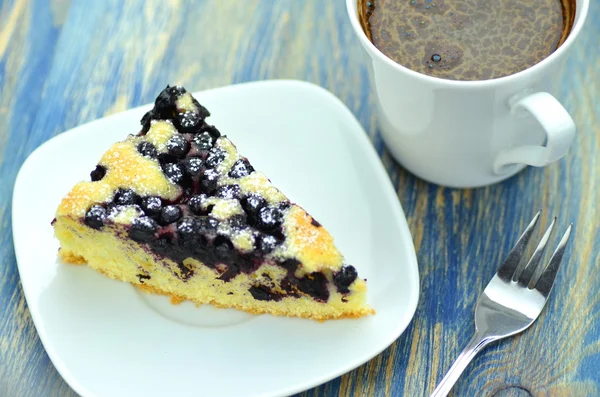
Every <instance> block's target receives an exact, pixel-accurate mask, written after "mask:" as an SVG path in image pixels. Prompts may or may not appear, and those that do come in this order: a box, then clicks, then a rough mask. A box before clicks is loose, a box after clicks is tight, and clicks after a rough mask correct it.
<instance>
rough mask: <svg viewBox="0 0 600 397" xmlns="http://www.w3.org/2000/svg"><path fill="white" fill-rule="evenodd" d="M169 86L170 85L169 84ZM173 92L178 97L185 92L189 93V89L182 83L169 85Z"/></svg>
mask: <svg viewBox="0 0 600 397" xmlns="http://www.w3.org/2000/svg"><path fill="white" fill-rule="evenodd" d="M167 87H168V86H167ZM169 89H170V90H171V93H172V94H173V95H175V97H176V98H179V97H181V96H182V95H183V94H186V93H187V90H186V89H185V88H183V87H182V86H180V85H174V86H173V87H169Z"/></svg>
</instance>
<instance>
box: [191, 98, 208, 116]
mask: <svg viewBox="0 0 600 397" xmlns="http://www.w3.org/2000/svg"><path fill="white" fill-rule="evenodd" d="M192 102H194V105H196V107H197V108H198V114H199V115H200V117H202V119H205V118H207V117H208V116H210V112H209V111H208V109H206V108H205V107H204V106H202V105H200V102H198V101H197V100H196V98H192Z"/></svg>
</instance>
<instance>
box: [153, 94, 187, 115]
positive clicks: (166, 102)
mask: <svg viewBox="0 0 600 397" xmlns="http://www.w3.org/2000/svg"><path fill="white" fill-rule="evenodd" d="M184 93H185V89H184V88H183V87H177V86H175V87H170V86H167V88H165V89H164V90H162V92H161V93H160V94H158V97H157V98H156V101H154V111H155V113H156V114H157V115H158V116H159V117H160V118H161V119H170V118H172V117H173V113H174V111H175V101H177V98H179V97H180V96H181V95H183V94H184Z"/></svg>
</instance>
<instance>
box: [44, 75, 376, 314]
mask: <svg viewBox="0 0 600 397" xmlns="http://www.w3.org/2000/svg"><path fill="white" fill-rule="evenodd" d="M209 115H210V114H209V112H208V110H207V109H206V108H204V107H203V106H202V105H200V104H199V103H198V102H197V101H196V99H195V98H193V97H192V96H191V94H189V93H188V92H186V90H185V89H184V88H183V87H179V86H175V87H169V86H167V88H166V89H165V90H163V91H162V92H161V93H160V95H159V96H158V98H157V99H156V102H155V106H154V108H153V109H152V110H151V111H149V112H148V113H146V115H144V117H143V118H142V120H141V123H142V130H141V131H140V132H139V133H138V134H137V135H130V136H129V137H127V139H125V140H124V141H122V142H118V143H115V144H114V145H113V146H112V147H111V148H110V149H109V150H108V151H107V152H106V153H105V154H104V155H103V156H102V158H101V159H100V161H99V163H98V165H97V166H96V168H95V169H94V170H93V171H92V172H91V174H90V176H91V181H90V182H80V183H78V184H77V185H75V186H74V187H73V189H72V190H71V191H70V192H69V193H68V194H67V195H66V196H65V197H64V198H63V200H62V202H61V203H60V205H59V207H58V210H57V213H56V218H55V220H54V221H53V225H54V231H55V234H56V237H57V238H58V240H59V241H60V244H61V248H60V251H59V256H60V257H61V258H62V259H63V261H64V262H67V263H74V264H77V263H87V264H88V265H89V266H90V267H92V268H94V269H96V270H97V271H99V272H101V273H103V274H105V275H106V276H108V277H111V278H114V279H118V280H122V281H126V282H129V283H131V284H134V285H136V286H138V287H140V288H142V289H143V290H145V291H147V292H154V293H160V294H166V295H169V296H171V299H172V301H174V302H180V301H182V300H186V299H187V300H190V301H193V302H195V303H197V304H203V303H210V304H213V305H215V306H217V307H230V308H237V309H240V310H244V311H246V312H249V313H271V314H273V315H281V316H297V317H304V318H310V319H315V320H320V321H322V320H328V319H336V318H344V317H361V316H364V315H367V314H371V313H373V310H372V309H371V308H369V307H368V306H367V304H366V303H365V294H366V283H365V280H363V279H360V278H358V275H357V272H356V270H355V268H354V267H353V266H349V265H346V264H345V263H344V258H343V257H342V255H341V254H340V252H339V251H338V249H337V248H336V247H335V245H334V243H333V238H332V237H331V235H330V234H329V233H328V232H327V230H326V229H325V228H324V227H323V226H321V224H319V222H317V221H316V220H315V219H314V218H312V217H311V216H310V215H309V214H308V213H307V212H306V211H304V210H303V209H302V208H301V207H300V206H298V205H296V204H293V203H291V202H290V201H289V200H288V198H287V197H286V196H285V195H284V194H283V193H281V192H280V191H279V190H278V189H277V188H275V186H273V185H272V184H271V182H270V181H269V180H268V179H267V177H266V176H265V175H264V174H262V173H261V172H258V171H255V170H254V168H253V167H252V165H251V164H250V162H249V161H248V159H247V158H245V157H243V156H241V155H240V154H239V153H238V151H237V149H236V147H235V146H234V145H233V143H232V142H231V141H230V140H229V139H227V138H226V137H225V136H223V135H221V134H220V133H219V131H218V130H217V129H216V128H215V127H214V126H212V125H210V124H208V123H206V121H205V119H206V118H207V117H208V116H209Z"/></svg>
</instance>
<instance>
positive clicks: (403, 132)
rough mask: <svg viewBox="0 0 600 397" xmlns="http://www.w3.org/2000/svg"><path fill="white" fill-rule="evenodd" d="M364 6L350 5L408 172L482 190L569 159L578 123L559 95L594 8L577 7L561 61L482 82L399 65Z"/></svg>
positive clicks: (351, 0) (393, 146)
mask: <svg viewBox="0 0 600 397" xmlns="http://www.w3.org/2000/svg"><path fill="white" fill-rule="evenodd" d="M356 3H357V1H356V0H346V6H347V9H348V15H349V17H350V22H351V24H352V28H353V29H354V31H355V33H356V35H357V36H358V38H359V40H360V43H361V44H362V46H363V48H364V49H365V51H366V53H367V54H368V56H369V58H370V62H368V65H369V73H370V75H371V81H372V83H373V86H374V92H375V94H376V98H377V104H378V111H379V113H378V117H379V124H380V127H381V133H382V137H383V140H384V141H385V143H386V146H387V147H388V149H389V150H390V152H391V153H392V155H393V156H394V157H395V158H396V160H398V161H399V162H400V164H402V166H404V167H405V168H406V169H407V170H409V171H410V172H412V173H414V174H415V175H417V176H419V177H421V178H423V179H425V180H427V181H430V182H433V183H437V184H439V185H444V186H449V187H459V188H468V187H478V186H484V185H489V184H492V183H496V182H499V181H501V180H504V179H506V178H508V177H510V176H512V175H514V174H516V173H517V172H519V171H520V170H522V169H523V168H524V167H525V166H526V165H533V166H538V167H542V166H546V165H548V164H550V163H552V162H554V161H556V160H558V159H560V158H561V157H563V156H564V155H565V154H566V153H567V151H568V149H569V146H571V143H572V141H573V138H574V136H575V123H574V122H573V119H572V118H571V116H569V113H568V112H567V111H566V110H565V108H564V107H563V106H562V105H561V104H560V103H559V102H558V101H557V100H556V98H555V97H554V96H553V93H555V92H556V91H557V89H558V88H559V85H560V83H561V80H562V73H561V72H562V70H563V66H564V63H565V61H566V59H567V57H568V55H569V53H570V49H571V47H572V46H573V43H574V42H575V41H576V40H577V37H578V36H579V34H580V32H581V29H582V27H583V25H584V22H585V19H586V16H587V12H588V8H589V0H577V2H576V14H575V21H574V23H573V27H572V29H571V32H570V33H569V36H568V37H567V39H566V41H565V42H564V43H563V44H562V45H561V46H560V47H559V48H558V49H557V50H556V51H555V52H554V53H552V54H551V55H550V56H548V57H547V58H546V59H544V60H543V61H541V62H539V63H537V64H536V65H534V66H532V67H530V68H528V69H525V70H523V71H521V72H518V73H515V74H512V75H510V76H506V77H501V78H497V79H492V80H481V81H455V80H446V79H441V78H437V77H432V76H428V75H424V74H421V73H417V72H415V71H412V70H410V69H408V68H406V67H403V66H401V65H399V64H397V63H396V62H394V61H392V60H391V59H390V58H388V57H387V56H386V55H384V54H383V53H382V52H381V51H379V49H377V47H375V46H374V45H373V43H371V41H369V39H368V38H367V36H366V34H365V32H364V31H363V29H362V27H361V25H360V22H359V19H358V15H357V4H356Z"/></svg>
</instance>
